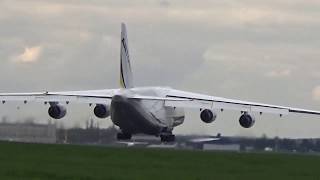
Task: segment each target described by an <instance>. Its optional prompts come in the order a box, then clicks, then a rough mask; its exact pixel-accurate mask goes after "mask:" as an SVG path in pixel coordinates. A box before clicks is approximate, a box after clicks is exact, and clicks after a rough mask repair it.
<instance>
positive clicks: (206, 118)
mask: <svg viewBox="0 0 320 180" xmlns="http://www.w3.org/2000/svg"><path fill="white" fill-rule="evenodd" d="M200 118H201V120H202V121H203V122H205V123H212V122H213V121H214V120H216V118H217V114H216V113H215V112H212V111H211V110H210V109H205V110H202V111H201V113H200Z"/></svg>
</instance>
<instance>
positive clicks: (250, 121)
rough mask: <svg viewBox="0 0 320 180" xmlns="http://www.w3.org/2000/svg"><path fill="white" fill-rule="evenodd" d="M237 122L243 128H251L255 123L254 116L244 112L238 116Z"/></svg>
mask: <svg viewBox="0 0 320 180" xmlns="http://www.w3.org/2000/svg"><path fill="white" fill-rule="evenodd" d="M239 123H240V125H241V126H242V127H243V128H251V127H252V126H253V125H254V123H255V118H254V116H253V115H250V114H248V113H244V114H242V115H241V116H240V118H239Z"/></svg>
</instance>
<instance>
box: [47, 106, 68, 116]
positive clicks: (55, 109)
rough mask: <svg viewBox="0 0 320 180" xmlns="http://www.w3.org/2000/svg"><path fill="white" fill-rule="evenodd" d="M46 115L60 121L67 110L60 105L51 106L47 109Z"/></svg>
mask: <svg viewBox="0 0 320 180" xmlns="http://www.w3.org/2000/svg"><path fill="white" fill-rule="evenodd" d="M48 114H49V116H50V117H52V118H54V119H61V118H63V117H64V116H65V115H66V114H67V110H66V108H65V107H63V106H61V105H52V106H50V107H49V109H48Z"/></svg>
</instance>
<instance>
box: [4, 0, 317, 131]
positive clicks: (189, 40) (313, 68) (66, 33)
mask: <svg viewBox="0 0 320 180" xmlns="http://www.w3.org/2000/svg"><path fill="white" fill-rule="evenodd" d="M319 9H320V1H318V0H308V1H305V0H269V1H256V0H242V1H237V0H225V1H221V0H203V1H196V0H172V1H166V0H148V1H147V0H115V1H106V0H92V1H85V0H69V1H68V2H65V1H63V0H56V1H52V0H50V1H49V0H25V1H18V0H1V1H0V39H1V41H0V58H1V65H0V82H1V83H0V84H1V88H0V89H1V90H0V91H1V92H25V91H27V92H30V91H58V90H85V89H103V88H118V82H119V81H118V80H119V77H118V74H119V68H118V67H119V47H120V40H119V36H120V23H121V22H125V23H126V24H127V28H128V33H129V46H130V51H131V52H130V53H131V60H132V64H133V68H134V69H133V70H134V76H135V83H136V85H137V86H153V85H156V86H159V85H163V86H171V87H173V88H177V89H182V90H189V91H195V92H199V93H207V94H210V95H215V96H222V97H228V98H236V99H243V100H250V101H257V102H264V103H269V104H278V105H286V106H296V107H302V108H307V109H315V110H320V71H319V67H320V60H319V57H320V38H319V32H320V11H319ZM1 106H2V107H1V109H0V113H1V115H3V116H7V117H8V118H9V119H11V120H16V119H24V118H25V117H35V118H36V119H37V120H38V121H42V122H46V121H47V119H48V115H47V113H46V111H47V108H48V107H45V106H43V105H40V104H36V103H35V104H30V105H29V106H24V105H22V103H20V104H19V103H9V104H6V105H5V106H3V105H1ZM68 110H69V114H68V115H67V117H66V118H65V119H64V120H59V121H58V123H59V124H62V123H64V125H65V126H72V125H77V126H79V125H83V124H84V123H83V122H84V121H85V120H86V119H88V118H90V117H93V113H92V109H91V108H88V107H87V106H86V105H78V104H73V105H68ZM186 115H187V119H186V122H185V124H184V125H182V126H181V127H178V128H177V129H176V130H175V132H176V133H184V134H186V133H198V134H200V133H207V134H216V133H218V132H220V133H222V134H224V135H248V136H261V134H263V133H265V134H267V135H268V136H270V137H272V136H281V137H320V117H315V116H301V115H290V116H286V117H283V118H279V117H278V116H274V115H263V116H261V117H260V116H257V122H256V125H255V126H254V127H253V128H251V129H249V130H247V129H242V128H241V127H240V126H239V124H238V118H239V115H240V114H239V112H224V113H219V114H218V119H217V120H216V122H214V123H212V124H210V125H207V124H204V123H202V122H201V121H200V119H199V112H198V111H194V110H191V111H187V112H186ZM99 123H100V124H102V125H104V126H107V125H110V124H111V123H110V120H99Z"/></svg>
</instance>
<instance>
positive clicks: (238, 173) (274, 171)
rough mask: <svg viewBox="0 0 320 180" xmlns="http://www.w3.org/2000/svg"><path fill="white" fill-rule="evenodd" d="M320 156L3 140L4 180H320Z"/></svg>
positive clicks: (0, 148)
mask: <svg viewBox="0 0 320 180" xmlns="http://www.w3.org/2000/svg"><path fill="white" fill-rule="evenodd" d="M319 168H320V156H319V157H318V156H309V155H308V156H305V155H292V154H291V155H288V154H273V153H271V154H262V153H224V152H201V151H179V150H160V149H137V148H109V147H93V146H76V145H46V144H23V143H5V142H0V179H1V180H2V179H21V180H22V179H23V180H24V179H39V180H43V179H67V180H70V179H77V180H81V179H83V180H84V179H86V180H89V179H117V180H118V179H139V180H140V179H150V180H156V179H161V180H163V179H166V180H167V179H174V180H176V179H196V180H198V179H199V180H200V179H221V180H228V179H237V180H238V179H245V180H249V179H254V180H256V179H259V180H264V179H266V180H271V179H280V180H285V179H288V180H294V179H320V170H319Z"/></svg>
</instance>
